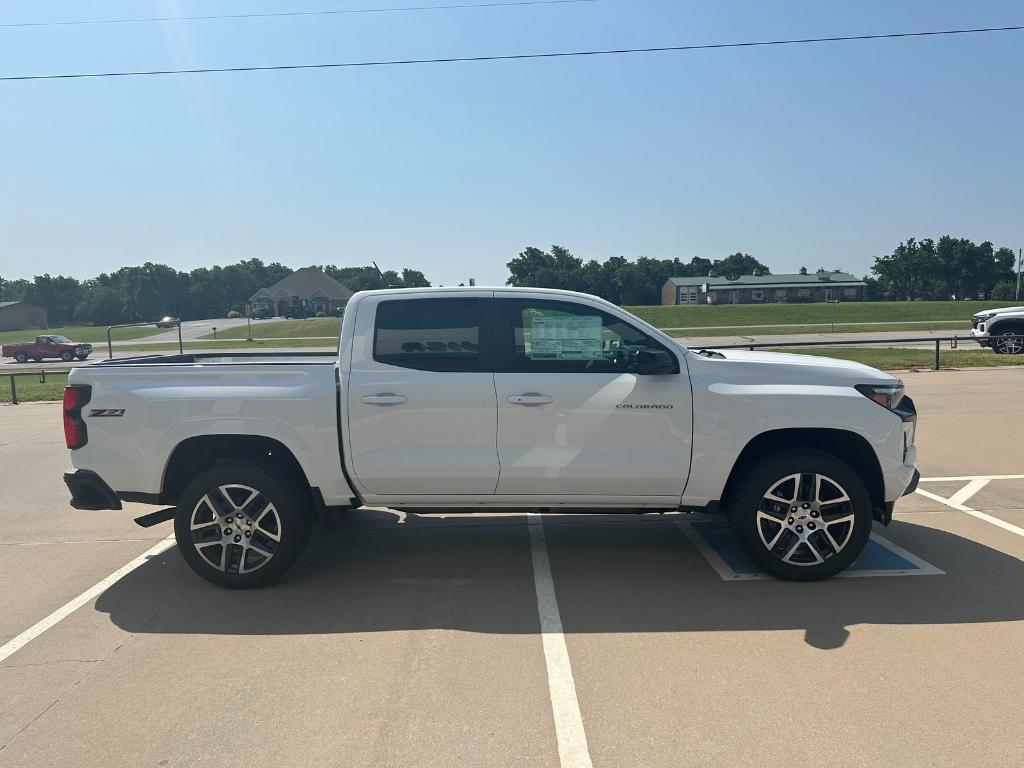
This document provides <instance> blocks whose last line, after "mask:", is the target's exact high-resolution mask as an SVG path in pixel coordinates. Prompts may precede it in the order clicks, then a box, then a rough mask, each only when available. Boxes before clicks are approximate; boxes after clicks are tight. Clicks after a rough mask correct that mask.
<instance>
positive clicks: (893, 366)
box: [723, 347, 1024, 371]
mask: <svg viewBox="0 0 1024 768" xmlns="http://www.w3.org/2000/svg"><path fill="white" fill-rule="evenodd" d="M766 351H768V352H787V353H793V354H797V355H817V356H818V357H836V358H839V359H840V360H854V361H856V362H858V363H864V364H865V365H870V366H871V367H872V368H880V369H882V370H888V371H891V370H906V369H909V368H917V369H930V368H931V367H932V365H933V364H934V363H935V350H934V349H873V348H871V347H821V348H816V349H807V348H800V349H793V348H778V349H770V350H766ZM723 352H725V353H726V354H728V350H723ZM939 365H940V367H941V368H989V367H998V366H1003V365H1024V355H997V354H995V353H994V352H992V350H990V349H943V350H942V351H941V352H940V354H939Z"/></svg>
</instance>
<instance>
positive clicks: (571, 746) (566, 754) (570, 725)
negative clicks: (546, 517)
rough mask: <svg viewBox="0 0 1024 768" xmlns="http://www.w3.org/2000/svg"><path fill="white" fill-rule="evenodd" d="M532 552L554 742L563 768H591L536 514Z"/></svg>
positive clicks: (531, 517)
mask: <svg viewBox="0 0 1024 768" xmlns="http://www.w3.org/2000/svg"><path fill="white" fill-rule="evenodd" d="M528 518H529V523H530V524H529V525H528V526H527V527H528V528H529V530H530V549H531V550H532V552H533V585H534V587H535V588H536V590H537V615H538V616H539V617H540V632H541V638H542V639H543V642H544V662H545V663H546V664H547V669H548V693H549V695H550V697H551V712H552V714H553V715H554V718H555V738H556V740H557V741H558V760H559V763H560V764H561V766H562V768H591V766H592V764H591V762H590V750H589V749H588V747H587V734H586V731H584V730H583V716H582V715H581V714H580V703H579V700H578V699H577V698H576V683H575V682H574V681H573V677H572V665H571V664H570V663H569V649H568V648H566V645H565V635H564V634H562V615H561V614H560V613H559V611H558V599H557V598H556V597H555V582H554V580H553V579H552V578H551V563H550V562H549V561H548V547H547V542H546V541H545V539H544V523H543V521H542V519H541V516H540V515H539V514H538V513H536V512H531V513H529V515H528Z"/></svg>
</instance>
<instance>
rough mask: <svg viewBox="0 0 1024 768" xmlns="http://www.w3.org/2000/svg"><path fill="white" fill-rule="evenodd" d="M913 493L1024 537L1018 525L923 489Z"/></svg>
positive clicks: (1023, 531) (1023, 529) (1023, 530)
mask: <svg viewBox="0 0 1024 768" xmlns="http://www.w3.org/2000/svg"><path fill="white" fill-rule="evenodd" d="M914 493H919V494H921V495H922V496H924V497H925V498H926V499H931V500H932V501H937V502H939V503H940V504H945V505H946V506H947V507H950V508H952V509H955V510H957V511H958V512H963V513H965V514H968V515H971V516H972V517H976V518H978V519H979V520H984V521H985V522H986V523H992V525H995V526H998V527H999V528H1002V529H1003V530H1004V531H1009V532H1010V533H1015V534H1017V535H1018V536H1024V528H1021V527H1020V526H1019V525H1014V524H1013V523H1008V522H1006V521H1005V520H1000V519H999V518H998V517H993V516H992V515H988V514H985V513H984V512H979V511H978V510H976V509H972V508H971V507H967V506H964V505H963V504H960V503H955V502H954V501H953V500H952V499H945V498H943V497H942V496H939V495H938V494H937V493H932V492H931V491H926V490H924V489H923V488H918V489H917V490H916V491H914Z"/></svg>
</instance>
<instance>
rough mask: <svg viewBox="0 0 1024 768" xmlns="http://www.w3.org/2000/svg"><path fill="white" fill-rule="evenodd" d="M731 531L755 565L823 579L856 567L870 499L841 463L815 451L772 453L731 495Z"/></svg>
mask: <svg viewBox="0 0 1024 768" xmlns="http://www.w3.org/2000/svg"><path fill="white" fill-rule="evenodd" d="M727 513H728V514H729V516H730V523H731V525H732V528H733V531H734V532H735V533H736V535H737V536H738V537H739V539H740V542H741V543H742V545H743V548H744V550H745V551H746V553H747V555H748V556H749V557H750V559H751V560H753V561H754V563H755V564H756V565H757V566H758V567H759V568H761V570H763V571H765V572H766V573H769V574H771V575H772V576H775V577H777V578H780V579H787V580H790V581H817V580H819V579H827V578H829V577H830V576H834V575H835V574H837V573H839V572H840V571H842V570H844V569H845V568H847V567H848V566H850V565H851V564H852V563H853V561H854V560H856V559H857V557H858V556H859V555H860V553H861V552H862V551H863V550H864V546H865V545H866V544H867V541H868V537H869V536H870V535H871V496H870V494H869V493H868V491H867V488H866V487H865V486H864V483H863V481H862V480H861V479H860V477H859V476H858V475H857V473H856V472H854V470H853V469H851V468H850V466H849V465H847V464H845V463H844V462H842V461H839V460H838V459H836V458H834V457H832V456H829V455H827V454H824V453H818V452H814V451H792V452H786V453H782V454H775V455H771V456H767V457H765V458H763V459H761V460H760V461H758V462H757V463H756V464H753V465H752V466H748V467H747V468H746V469H745V475H744V476H743V477H742V478H741V479H740V480H739V481H738V483H737V486H736V487H735V489H733V491H732V492H731V493H730V499H729V502H728V505H727Z"/></svg>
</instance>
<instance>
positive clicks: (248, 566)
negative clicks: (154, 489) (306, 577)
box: [174, 460, 312, 589]
mask: <svg viewBox="0 0 1024 768" xmlns="http://www.w3.org/2000/svg"><path fill="white" fill-rule="evenodd" d="M308 500H309V493H308V491H307V490H306V489H305V488H303V487H301V486H300V485H299V483H297V482H296V481H295V479H294V478H293V477H291V476H290V475H289V474H288V473H286V472H283V471H282V470H281V469H280V468H278V467H277V466H275V465H273V464H270V463H269V462H264V461H251V460H247V461H241V460H228V461H223V462H219V463H217V464H216V465H215V466H214V467H212V468H211V469H208V470H207V471H205V472H203V473H202V474H200V475H199V476H198V477H196V478H195V480H193V481H192V482H191V483H189V485H188V487H187V488H186V489H185V491H184V492H183V493H182V495H181V498H180V500H179V502H178V507H177V509H176V510H175V514H174V536H175V539H176V540H177V542H178V549H179V550H180V551H181V555H182V557H184V558H185V562H187V563H188V564H189V566H190V567H191V568H192V570H193V571H195V572H196V573H197V574H199V575H200V576H202V577H203V578H204V579H206V580H207V581H209V582H212V583H213V584H216V585H218V586H221V587H228V588H231V589H251V588H254V587H263V586H266V585H268V584H271V583H273V582H274V581H276V580H277V579H279V578H280V577H281V576H282V575H283V574H284V573H285V571H287V570H288V569H289V568H290V567H291V566H292V565H293V564H294V563H295V561H296V560H298V558H299V556H300V555H301V554H302V552H303V551H304V550H305V548H306V544H307V543H308V542H309V536H310V532H311V530H312V516H311V510H310V509H309V504H308Z"/></svg>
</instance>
